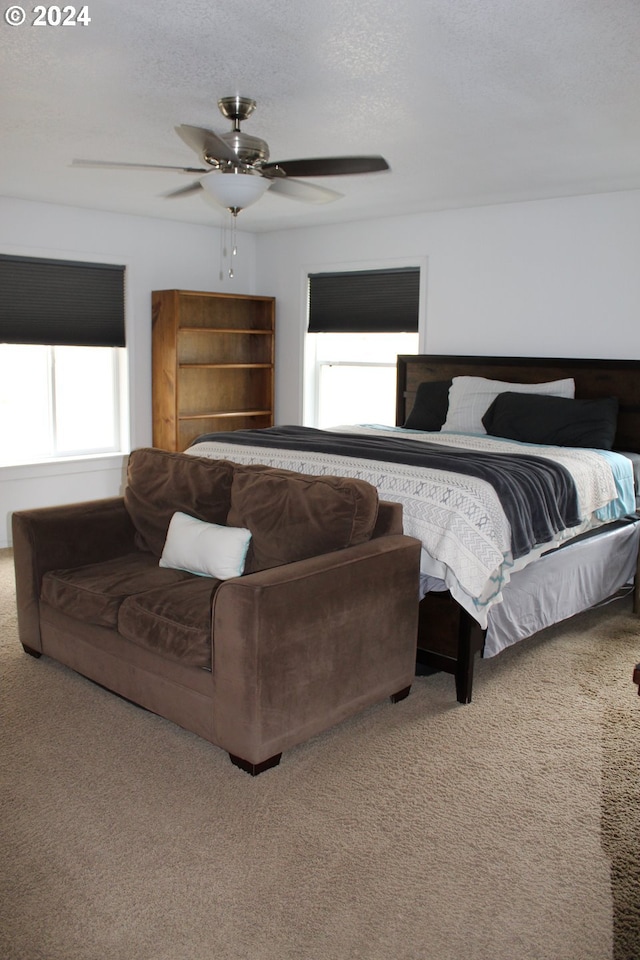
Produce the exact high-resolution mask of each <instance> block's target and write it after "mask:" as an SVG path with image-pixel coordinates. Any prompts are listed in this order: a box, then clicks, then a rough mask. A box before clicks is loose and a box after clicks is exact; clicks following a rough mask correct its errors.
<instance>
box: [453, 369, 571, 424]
mask: <svg viewBox="0 0 640 960" xmlns="http://www.w3.org/2000/svg"><path fill="white" fill-rule="evenodd" d="M507 391H509V392H510V393H537V394H544V395H545V396H549V397H568V398H569V399H570V400H572V399H573V397H574V395H575V391H576V384H575V380H574V379H573V378H568V379H566V380H550V381H549V382H548V383H508V382H506V381H502V380H487V379H486V377H454V378H453V381H452V383H451V387H450V388H449V409H448V411H447V419H446V420H445V422H444V423H443V425H442V430H443V432H450V433H486V432H487V431H486V430H485V428H484V424H483V423H482V418H483V417H484V415H485V413H486V412H487V410H488V409H489V407H490V406H491V404H492V403H493V401H494V400H495V398H496V397H497V396H498V395H499V394H500V393H506V392H507Z"/></svg>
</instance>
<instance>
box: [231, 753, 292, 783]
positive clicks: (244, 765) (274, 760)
mask: <svg viewBox="0 0 640 960" xmlns="http://www.w3.org/2000/svg"><path fill="white" fill-rule="evenodd" d="M281 756H282V754H281V753H275V754H274V755H273V756H272V757H269V759H268V760H263V761H262V763H250V762H249V760H243V759H242V757H236V756H235V755H234V754H233V753H230V754H229V759H230V760H231V763H235V765H236V767H240V769H241V770H244V771H245V773H250V774H251V776H252V777H257V776H258V774H259V773H263V772H264V771H265V770H270V769H271V767H277V766H278V764H279V763H280V757H281Z"/></svg>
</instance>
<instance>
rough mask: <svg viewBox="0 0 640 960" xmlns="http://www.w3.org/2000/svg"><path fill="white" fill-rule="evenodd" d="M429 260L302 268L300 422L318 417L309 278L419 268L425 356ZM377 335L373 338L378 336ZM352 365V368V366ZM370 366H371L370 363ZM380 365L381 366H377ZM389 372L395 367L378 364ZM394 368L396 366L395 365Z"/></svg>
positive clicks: (420, 337) (420, 323)
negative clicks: (310, 331) (323, 274)
mask: <svg viewBox="0 0 640 960" xmlns="http://www.w3.org/2000/svg"><path fill="white" fill-rule="evenodd" d="M427 266H428V258H427V257H407V258H402V259H394V260H373V261H355V262H353V261H351V262H341V263H322V264H313V265H311V264H310V265H308V266H305V267H303V268H302V273H301V296H302V309H301V315H302V316H303V317H304V326H303V331H302V350H301V380H302V382H301V401H302V402H301V422H302V423H303V424H306V425H308V426H315V425H316V424H317V422H318V416H319V407H320V402H319V386H320V378H319V365H318V360H317V351H316V344H317V336H318V334H314V333H309V330H308V327H309V277H310V276H311V275H313V274H318V273H352V272H360V271H377V270H394V269H406V268H408V267H409V268H418V269H419V271H420V274H419V296H418V331H417V332H418V347H417V352H418V353H424V352H426V344H425V339H426V321H425V318H426V291H427ZM376 335H377V334H375V333H374V334H372V336H376ZM350 365H353V364H350ZM366 365H367V366H369V365H372V364H369V363H367V364H366ZM375 365H378V364H375ZM379 365H380V366H384V367H385V368H388V366H391V365H392V364H382V363H381V364H379ZM393 366H395V364H393ZM394 420H395V413H394Z"/></svg>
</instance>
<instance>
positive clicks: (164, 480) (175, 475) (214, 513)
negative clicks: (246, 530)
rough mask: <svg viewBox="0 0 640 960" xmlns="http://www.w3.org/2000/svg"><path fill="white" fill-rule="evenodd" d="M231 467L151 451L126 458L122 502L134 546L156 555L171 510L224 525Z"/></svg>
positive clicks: (225, 462)
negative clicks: (124, 486) (133, 531)
mask: <svg viewBox="0 0 640 960" xmlns="http://www.w3.org/2000/svg"><path fill="white" fill-rule="evenodd" d="M232 478H233V464H232V463H229V461H228V460H210V459H208V458H207V457H192V456H191V454H187V453H172V452H169V451H168V450H158V449H156V448H155V447H141V448H140V449H138V450H133V451H132V452H131V453H130V454H129V461H128V465H127V486H126V488H125V491H124V503H125V507H126V508H127V511H128V513H129V516H130V517H131V520H132V521H133V525H134V527H135V528H136V546H137V547H138V548H139V549H141V550H149V551H150V552H151V553H153V554H154V556H155V557H156V558H158V559H159V558H160V556H161V555H162V548H163V547H164V542H165V540H166V539H167V530H168V529H169V523H170V521H171V517H172V516H173V514H174V513H176V511H179V512H180V513H186V514H188V515H189V516H190V517H196V518H197V519H198V520H205V521H206V522H207V523H219V524H224V523H226V522H227V514H228V512H229V504H230V497H231V481H232Z"/></svg>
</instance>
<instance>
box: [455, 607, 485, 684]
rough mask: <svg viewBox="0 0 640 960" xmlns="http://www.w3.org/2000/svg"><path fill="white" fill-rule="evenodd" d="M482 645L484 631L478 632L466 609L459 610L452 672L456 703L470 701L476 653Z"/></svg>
mask: <svg viewBox="0 0 640 960" xmlns="http://www.w3.org/2000/svg"><path fill="white" fill-rule="evenodd" d="M483 645H484V631H482V633H480V632H479V631H478V629H477V624H476V623H475V621H474V620H473V618H472V617H471V616H470V615H469V614H468V613H467V611H466V610H461V611H460V622H459V624H458V656H457V658H456V667H455V672H454V675H455V680H456V697H457V700H458V703H471V694H472V691H473V668H474V665H475V659H476V653H478V652H479V651H480V650H481V649H482V646H483Z"/></svg>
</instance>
